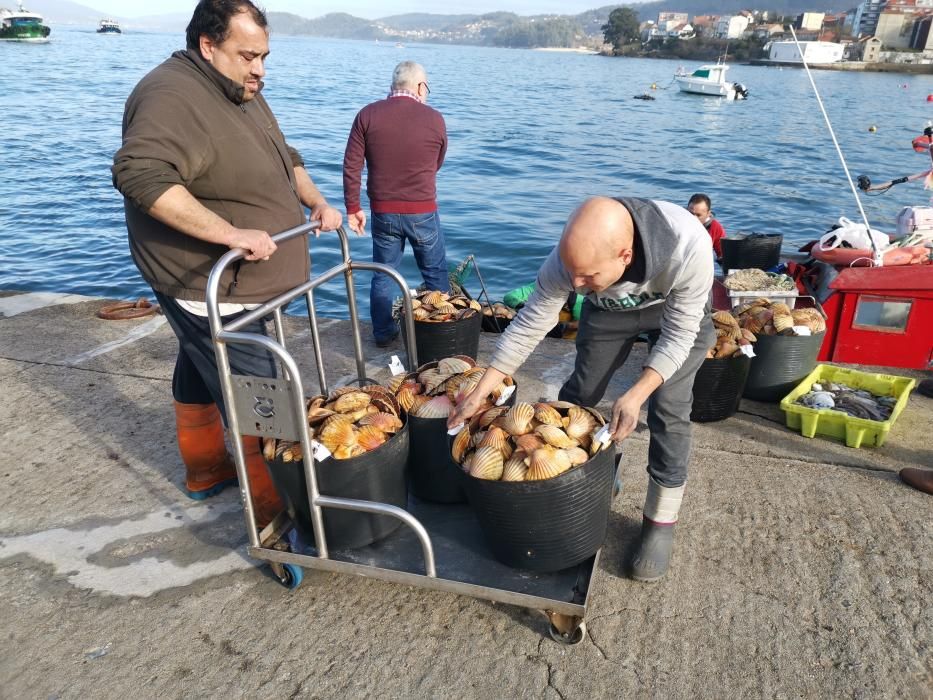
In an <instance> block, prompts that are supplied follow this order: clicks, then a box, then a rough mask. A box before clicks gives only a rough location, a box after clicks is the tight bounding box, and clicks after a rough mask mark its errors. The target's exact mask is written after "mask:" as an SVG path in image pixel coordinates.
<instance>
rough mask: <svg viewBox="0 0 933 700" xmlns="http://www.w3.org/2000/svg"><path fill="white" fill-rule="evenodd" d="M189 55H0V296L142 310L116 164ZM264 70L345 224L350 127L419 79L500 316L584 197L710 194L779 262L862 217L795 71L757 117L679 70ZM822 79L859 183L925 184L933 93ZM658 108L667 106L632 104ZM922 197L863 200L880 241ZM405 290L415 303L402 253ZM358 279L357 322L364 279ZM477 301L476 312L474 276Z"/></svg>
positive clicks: (324, 308)
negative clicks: (162, 71)
mask: <svg viewBox="0 0 933 700" xmlns="http://www.w3.org/2000/svg"><path fill="white" fill-rule="evenodd" d="M182 45H183V37H182V36H181V34H178V35H175V34H145V33H126V34H124V35H122V36H119V37H101V36H99V35H97V34H95V33H94V32H93V30H79V29H69V28H63V27H55V28H54V33H53V40H52V42H50V43H49V44H46V45H28V44H2V45H0V60H2V63H3V66H4V70H3V71H2V73H0V124H2V130H0V137H2V149H0V230H2V233H3V246H2V247H0V289H3V290H8V289H19V290H54V291H61V292H72V293H82V294H93V295H101V296H107V297H114V298H123V297H134V296H138V295H145V294H147V293H148V292H149V290H148V288H147V286H146V284H145V283H144V282H143V280H142V279H141V278H140V277H139V274H138V272H137V271H136V268H135V267H134V266H133V263H132V260H131V259H130V256H129V251H128V247H127V241H126V229H125V226H124V220H123V201H122V197H121V196H120V194H119V193H118V192H117V191H116V190H114V189H113V186H112V184H111V175H110V165H111V162H112V157H113V153H114V151H116V150H117V149H118V148H119V146H120V122H121V118H122V113H123V104H124V101H125V100H126V97H127V96H128V95H129V93H130V91H131V90H132V88H133V86H134V85H135V84H136V82H137V81H138V80H139V79H140V78H141V77H142V76H143V75H145V74H146V72H148V71H149V70H151V69H152V68H153V67H155V66H156V65H157V64H158V63H160V62H161V61H162V60H164V59H165V58H166V57H168V56H169V55H170V54H171V52H172V51H173V50H176V49H178V48H182ZM271 50H272V53H271V55H270V56H269V59H268V61H267V76H266V87H265V90H264V94H265V96H266V98H267V99H268V101H269V103H270V104H271V106H272V109H273V110H274V111H275V114H276V115H277V117H278V119H279V123H280V125H281V127H282V130H283V131H284V133H285V134H286V137H287V138H288V140H289V142H290V143H291V144H292V145H293V146H295V147H296V148H297V149H298V150H299V151H300V152H301V153H302V154H303V156H304V158H305V160H306V161H307V165H308V170H309V172H310V173H311V176H312V177H313V179H314V181H315V182H316V183H317V185H318V187H319V188H320V189H321V191H322V192H323V193H324V195H325V196H326V197H327V198H328V200H329V201H330V202H331V203H332V204H333V205H335V206H338V207H339V208H340V209H341V210H342V209H343V193H342V177H341V165H342V160H343V151H344V148H345V145H346V139H347V134H348V132H349V129H350V125H351V123H352V121H353V117H354V116H355V114H356V112H357V111H358V110H359V109H360V108H361V107H363V106H364V105H365V104H367V103H368V102H371V101H373V100H377V99H380V98H382V97H384V96H385V94H386V92H387V91H388V87H389V83H390V80H391V74H392V69H393V67H394V66H395V65H396V64H397V63H398V62H399V61H402V60H406V59H410V60H414V61H418V62H419V63H421V64H422V65H424V66H425V68H426V69H427V71H428V81H429V84H430V87H431V95H430V104H431V105H432V106H433V107H435V108H437V109H439V110H440V111H441V112H442V113H443V115H444V117H445V119H446V121H447V129H448V135H449V141H450V145H449V149H448V152H447V159H446V162H445V164H444V167H443V168H442V169H441V171H440V173H439V174H438V181H437V186H438V203H439V211H440V216H441V220H442V223H443V227H444V233H445V236H446V240H447V254H448V261H449V262H450V263H452V264H453V263H457V262H459V261H461V260H462V259H463V258H465V257H466V256H467V255H469V254H474V255H475V256H476V259H477V261H478V263H479V265H480V269H481V271H482V274H483V278H484V279H485V281H486V285H487V287H488V289H489V292H490V294H491V296H492V297H493V298H494V299H499V298H501V297H502V295H503V294H504V293H505V292H507V291H508V290H510V289H512V288H513V287H517V286H519V285H522V284H525V283H527V282H530V281H532V280H533V279H534V277H535V272H536V270H537V268H538V266H539V265H540V264H541V262H542V261H543V259H544V258H545V256H546V255H547V254H548V252H549V251H550V249H551V248H552V246H553V245H554V243H555V242H556V240H557V238H558V237H559V236H560V232H561V228H562V226H563V224H564V222H565V220H566V218H567V215H568V214H569V213H570V212H571V211H572V209H573V208H574V207H575V206H576V205H577V204H578V203H579V202H580V201H581V200H582V199H583V198H585V197H587V196H590V195H595V194H607V195H623V194H624V195H630V196H637V197H649V198H657V199H666V200H670V201H672V202H677V203H680V204H686V202H687V199H688V198H689V197H690V195H691V194H693V193H694V192H706V193H707V194H709V195H710V197H711V198H712V200H713V210H714V212H715V214H716V216H717V218H719V220H720V221H721V222H722V223H723V225H724V226H725V228H726V231H727V232H728V233H737V232H752V231H759V232H765V233H782V234H783V235H784V241H785V249H786V250H791V249H793V248H795V247H797V246H798V245H800V244H802V243H805V242H806V241H808V240H811V239H813V238H815V237H817V236H818V235H820V234H821V233H823V232H824V231H826V229H828V228H829V226H830V225H831V224H832V223H834V222H835V221H836V220H837V219H838V218H839V217H840V216H847V217H849V218H851V219H857V218H858V209H857V208H856V204H855V200H854V198H853V196H852V193H851V191H850V188H849V185H848V182H847V180H846V177H845V174H844V172H843V169H842V167H841V165H840V162H839V159H838V157H837V155H836V152H835V149H834V147H833V144H832V140H831V138H830V134H829V131H828V130H827V128H826V125H825V124H824V122H823V119H822V116H821V114H820V112H819V107H818V105H817V102H816V98H815V97H814V94H813V91H812V89H811V87H810V84H809V82H808V80H807V76H806V73H805V72H804V71H803V70H800V69H790V68H784V69H778V68H764V67H753V66H744V65H735V66H733V67H732V69H731V70H730V72H729V78H730V79H731V80H733V81H738V82H741V83H744V84H745V85H746V86H747V87H748V89H749V91H750V98H749V99H748V100H747V101H745V102H724V101H721V100H719V99H715V98H706V97H700V96H695V95H686V94H681V93H679V92H678V91H677V87H676V85H674V84H672V77H673V74H674V72H675V71H676V69H677V68H678V67H679V66H680V65H681V64H682V63H681V62H674V61H660V60H647V59H630V58H608V57H601V56H593V55H582V54H575V53H566V52H547V51H529V50H510V49H491V48H478V47H468V46H446V45H445V46H440V45H421V44H409V45H407V46H405V47H404V48H397V47H395V46H394V45H391V44H384V43H381V44H377V43H373V42H363V41H343V40H330V39H319V38H311V37H279V36H273V37H272V40H271ZM684 65H685V67H686V68H688V69H691V68H693V67H694V66H693V64H689V63H688V64H684ZM814 77H815V79H816V83H817V86H818V88H819V91H820V94H821V95H822V98H823V101H824V102H825V105H826V109H827V111H828V113H829V116H830V119H831V120H832V123H833V126H834V128H835V131H836V135H837V137H838V139H839V142H840V145H841V147H842V149H843V152H844V154H845V156H846V158H847V160H848V164H849V168H850V169H851V171H852V174H853V176H855V175H858V174H867V175H869V176H870V177H871V178H872V179H873V180H874V181H876V182H877V181H881V180H886V179H889V178H892V177H896V176H899V175H907V174H911V173H915V172H919V171H922V170H924V169H926V168H927V167H928V166H929V165H930V161H929V158H928V157H926V156H924V155H918V154H915V153H914V152H913V151H912V150H911V148H910V141H911V138H912V137H914V136H916V135H918V134H919V133H920V132H921V131H922V129H923V127H924V126H925V124H926V123H927V120H928V119H930V118H933V103H928V102H927V101H926V97H927V95H928V94H930V93H933V76H913V75H901V74H881V73H844V72H829V71H814ZM652 84H654V85H656V87H657V89H651V86H652ZM646 92H647V93H649V94H651V95H653V96H654V97H655V98H656V99H655V100H654V101H643V100H635V99H633V97H634V96H635V95H640V94H643V93H646ZM872 126H875V127H876V130H875V131H874V132H871V131H869V128H870V127H872ZM929 195H930V193H928V192H926V191H924V190H923V189H922V186H921V184H920V183H912V184H906V185H900V186H898V187H896V188H894V189H893V190H892V191H891V192H889V193H888V194H885V195H882V196H868V197H863V200H862V201H863V203H864V206H865V209H866V212H867V214H868V216H869V219H870V221H871V224H872V226H873V227H875V228H880V229H882V230H885V231H890V232H893V231H894V228H895V221H894V218H895V215H896V214H897V212H898V211H899V210H900V208H901V207H902V206H905V205H908V204H915V205H916V204H927V203H928V200H929ZM364 203H365V199H364ZM338 251H339V248H338V245H337V243H336V240H335V237H334V235H333V234H330V235H328V234H324V235H322V236H321V237H320V238H319V239H315V240H312V242H311V255H312V268H313V270H314V271H315V272H319V271H322V270H324V269H326V268H328V267H330V266H331V265H333V264H335V263H336V262H337V261H338ZM351 253H352V255H353V256H354V257H356V258H359V259H361V260H368V259H369V258H370V256H371V241H370V239H369V238H368V237H366V238H357V237H355V236H353V239H352V241H351ZM402 272H403V273H404V275H405V277H406V279H407V281H408V283H409V284H410V285H411V286H416V285H417V284H419V283H420V278H419V275H418V272H417V267H416V266H415V264H414V262H413V260H412V258H411V255H410V253H409V254H407V255H406V259H405V263H404V265H403V269H402ZM355 278H356V280H357V285H358V298H359V304H360V308H361V312H362V314H363V317H364V318H365V317H366V316H367V315H368V313H367V312H368V282H369V275H368V274H367V273H360V274H357V275H356V276H355ZM467 288H468V289H469V290H470V291H471V292H473V293H474V294H476V293H478V291H479V286H478V283H477V281H476V277H475V276H473V277H472V278H471V279H470V280H469V281H468V282H467ZM344 297H345V293H344V292H343V286H342V284H341V283H331V284H329V285H327V286H326V287H325V288H324V289H323V290H322V291H321V292H320V293H319V294H318V295H317V298H318V302H319V304H320V307H319V311H320V312H321V313H323V314H327V315H334V316H345V315H346V310H345V301H344Z"/></svg>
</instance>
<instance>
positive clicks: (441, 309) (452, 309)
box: [432, 301, 457, 316]
mask: <svg viewBox="0 0 933 700" xmlns="http://www.w3.org/2000/svg"><path fill="white" fill-rule="evenodd" d="M455 313H457V307H456V306H454V305H453V304H451V303H449V302H446V301H442V302H441V303H440V304H436V305H435V306H434V314H455ZM434 314H432V316H433V315H434Z"/></svg>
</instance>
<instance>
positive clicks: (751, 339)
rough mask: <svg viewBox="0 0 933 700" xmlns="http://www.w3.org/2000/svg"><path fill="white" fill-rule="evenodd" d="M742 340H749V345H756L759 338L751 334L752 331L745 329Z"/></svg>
mask: <svg viewBox="0 0 933 700" xmlns="http://www.w3.org/2000/svg"><path fill="white" fill-rule="evenodd" d="M742 338H744V339H745V340H747V341H748V342H749V343H754V342H755V341H757V340H758V338H757V337H756V336H755V334H754V333H752V332H751V331H750V330H748V329H747V328H743V329H742Z"/></svg>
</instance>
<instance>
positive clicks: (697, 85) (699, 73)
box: [674, 63, 748, 100]
mask: <svg viewBox="0 0 933 700" xmlns="http://www.w3.org/2000/svg"><path fill="white" fill-rule="evenodd" d="M728 70H729V66H727V65H726V64H724V63H717V64H715V65H712V64H709V65H705V66H700V67H699V68H697V69H696V70H695V71H693V73H689V74H688V73H687V72H686V71H684V70H683V69H680V70H678V71H677V73H675V74H674V79H675V80H676V81H677V84H678V85H679V86H680V91H681V92H689V93H691V94H694V95H709V96H712V97H724V98H726V99H727V100H744V99H746V98H747V97H748V89H747V88H746V87H745V86H744V85H742V83H730V82H728V81H727V80H726V71H728Z"/></svg>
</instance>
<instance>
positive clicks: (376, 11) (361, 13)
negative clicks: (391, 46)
mask: <svg viewBox="0 0 933 700" xmlns="http://www.w3.org/2000/svg"><path fill="white" fill-rule="evenodd" d="M78 1H79V2H80V1H81V0H78ZM84 4H86V5H89V6H90V7H93V8H94V9H96V10H100V11H101V12H104V13H106V14H111V15H117V16H120V17H141V16H144V15H154V14H169V13H174V12H183V13H189V12H190V11H191V9H192V8H193V7H194V5H195V3H194V2H192V1H191V0H156V2H140V1H139V0H130V1H129V2H127V0H84ZM259 4H260V5H263V6H264V7H265V9H266V10H270V11H276V12H293V13H295V14H296V15H301V16H302V17H319V16H320V15H323V14H327V13H328V12H348V13H350V14H351V15H356V16H357V17H366V18H368V19H373V18H376V17H385V16H387V15H394V14H400V13H403V12H431V13H438V14H441V13H442V14H474V13H475V14H481V13H484V12H492V11H495V10H505V11H510V12H516V13H518V14H520V15H532V14H544V13H555V14H574V13H577V12H583V11H584V10H590V9H593V8H595V7H600V6H602V5H605V4H609V3H607V2H605V0H481V2H470V1H469V0H449V1H448V2H444V3H443V4H441V3H438V2H436V0H435V1H434V2H427V1H426V0H321V1H319V2H307V1H306V0H305V1H302V0H265V1H264V2H263V0H260V2H259Z"/></svg>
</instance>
